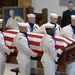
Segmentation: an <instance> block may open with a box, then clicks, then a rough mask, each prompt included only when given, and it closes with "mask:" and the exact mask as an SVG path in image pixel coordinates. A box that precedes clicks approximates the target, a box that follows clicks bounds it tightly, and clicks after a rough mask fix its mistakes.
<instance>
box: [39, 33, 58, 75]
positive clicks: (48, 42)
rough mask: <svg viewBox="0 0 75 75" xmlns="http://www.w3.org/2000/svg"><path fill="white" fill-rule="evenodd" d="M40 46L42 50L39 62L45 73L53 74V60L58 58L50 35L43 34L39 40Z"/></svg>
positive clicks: (46, 74)
mask: <svg viewBox="0 0 75 75" xmlns="http://www.w3.org/2000/svg"><path fill="white" fill-rule="evenodd" d="M40 46H41V48H42V50H43V52H44V54H43V56H42V58H41V62H42V65H43V68H44V74H45V75H55V70H56V69H55V61H57V60H58V57H57V53H56V51H55V41H54V39H53V38H52V36H50V35H48V34H45V35H44V37H43V40H42V42H41V45H40Z"/></svg>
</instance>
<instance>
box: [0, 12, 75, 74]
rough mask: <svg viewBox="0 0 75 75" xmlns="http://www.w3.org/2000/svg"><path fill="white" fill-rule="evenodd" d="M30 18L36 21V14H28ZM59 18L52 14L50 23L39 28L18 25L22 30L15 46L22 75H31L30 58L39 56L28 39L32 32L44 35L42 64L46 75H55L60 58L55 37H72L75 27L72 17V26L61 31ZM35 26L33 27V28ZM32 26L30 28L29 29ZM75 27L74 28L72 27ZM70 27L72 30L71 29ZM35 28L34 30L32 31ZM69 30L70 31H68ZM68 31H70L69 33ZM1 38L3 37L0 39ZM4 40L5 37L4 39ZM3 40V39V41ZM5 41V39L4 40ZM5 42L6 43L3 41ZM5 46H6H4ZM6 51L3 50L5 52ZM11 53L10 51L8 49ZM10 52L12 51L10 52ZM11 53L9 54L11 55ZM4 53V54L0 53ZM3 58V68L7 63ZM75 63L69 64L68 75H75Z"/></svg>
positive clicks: (73, 17)
mask: <svg viewBox="0 0 75 75" xmlns="http://www.w3.org/2000/svg"><path fill="white" fill-rule="evenodd" d="M28 17H29V18H32V19H35V15H34V14H28ZM57 18H58V15H57V14H55V13H51V14H50V20H51V21H50V22H48V23H46V24H44V25H42V26H41V27H39V26H38V25H36V24H35V22H34V24H33V23H24V22H21V23H18V27H19V30H20V33H18V34H17V36H16V37H15V39H14V44H15V45H16V47H17V49H18V55H17V61H18V64H19V69H20V75H30V66H31V63H30V61H31V60H30V56H32V57H36V56H37V54H36V53H34V52H33V51H31V49H30V48H29V45H28V38H27V31H32V32H38V33H44V34H45V35H44V37H43V40H42V43H41V48H42V50H43V52H44V54H43V56H42V58H41V62H42V65H43V68H44V74H45V75H55V62H57V61H58V57H57V54H56V51H55V41H54V35H60V34H61V33H62V34H63V33H64V32H65V33H64V34H65V35H64V34H63V35H62V34H61V35H60V36H67V37H71V36H70V35H72V34H70V32H69V31H70V29H71V30H73V31H74V29H73V27H74V26H73V25H75V23H74V21H75V15H72V16H71V18H72V21H73V22H72V24H71V25H68V27H67V26H66V27H64V28H62V29H61V27H60V26H59V25H58V24H57ZM31 25H33V26H31ZM28 26H30V28H28ZM72 26H73V27H72ZM69 27H70V29H69ZM32 28H33V29H32ZM67 28H68V29H67ZM67 30H68V31H67ZM0 38H1V37H0ZM2 38H3V37H2ZM2 38H1V39H2ZM71 38H72V37H71ZM2 40H3V39H2ZM2 42H4V41H2ZM3 45H4V46H5V44H3ZM4 50H5V49H3V51H4ZM8 51H9V49H8ZM9 52H10V51H9ZM9 52H7V53H8V54H9ZM0 53H2V52H0ZM3 58H4V57H2V58H1V62H0V64H3V65H0V67H3V66H4V64H5V62H4V61H3ZM74 67H75V62H73V63H71V64H68V65H67V67H66V68H67V71H66V72H67V73H68V75H75V69H74ZM0 73H1V74H0V75H3V73H4V68H0Z"/></svg>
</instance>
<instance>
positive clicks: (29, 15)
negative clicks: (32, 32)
mask: <svg viewBox="0 0 75 75" xmlns="http://www.w3.org/2000/svg"><path fill="white" fill-rule="evenodd" d="M27 17H35V15H34V14H32V13H31V14H27Z"/></svg>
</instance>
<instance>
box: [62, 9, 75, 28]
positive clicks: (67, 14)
mask: <svg viewBox="0 0 75 75" xmlns="http://www.w3.org/2000/svg"><path fill="white" fill-rule="evenodd" d="M71 15H75V10H74V9H73V10H72V11H69V10H66V11H64V12H63V15H62V25H61V27H64V26H66V25H69V24H71Z"/></svg>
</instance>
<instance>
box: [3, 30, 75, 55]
mask: <svg viewBox="0 0 75 75" xmlns="http://www.w3.org/2000/svg"><path fill="white" fill-rule="evenodd" d="M18 32H19V31H18V30H7V31H5V32H3V34H4V39H5V43H6V46H7V47H8V48H9V49H11V50H14V51H17V49H16V47H15V46H14V45H13V39H14V38H15V36H16V34H17V33H18ZM27 34H28V38H29V44H30V48H31V49H32V50H33V51H34V52H36V53H38V55H42V54H43V51H42V50H41V48H40V42H41V41H42V38H43V36H44V34H39V33H32V32H28V33H27ZM55 42H56V46H55V47H56V51H57V53H58V54H59V55H61V54H62V52H63V51H64V50H65V48H66V47H67V46H69V45H71V44H73V43H75V40H74V39H72V38H67V37H60V36H55Z"/></svg>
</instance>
